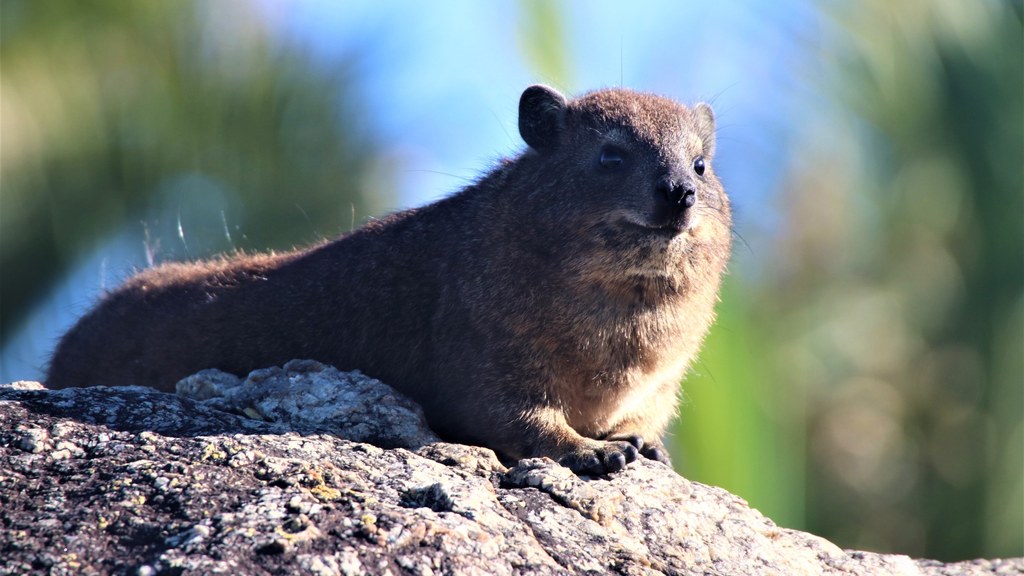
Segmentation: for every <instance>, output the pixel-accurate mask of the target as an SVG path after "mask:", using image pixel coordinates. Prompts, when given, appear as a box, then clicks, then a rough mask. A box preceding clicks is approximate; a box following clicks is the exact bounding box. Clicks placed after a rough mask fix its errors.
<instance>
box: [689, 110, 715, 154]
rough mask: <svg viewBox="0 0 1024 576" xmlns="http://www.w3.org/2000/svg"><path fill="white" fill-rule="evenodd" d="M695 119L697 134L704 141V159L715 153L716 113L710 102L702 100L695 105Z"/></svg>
mask: <svg viewBox="0 0 1024 576" xmlns="http://www.w3.org/2000/svg"><path fill="white" fill-rule="evenodd" d="M693 121H694V122H695V123H696V124H697V135H699V136H700V139H701V141H702V142H703V143H704V159H705V160H711V158H713V157H714V155H715V113H714V111H712V110H711V105H710V104H705V103H704V102H701V103H700V104H697V105H696V106H694V107H693Z"/></svg>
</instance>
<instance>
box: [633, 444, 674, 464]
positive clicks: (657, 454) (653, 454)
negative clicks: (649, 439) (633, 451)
mask: <svg viewBox="0 0 1024 576" xmlns="http://www.w3.org/2000/svg"><path fill="white" fill-rule="evenodd" d="M640 454H641V455H642V456H643V457H644V458H647V459H648V460H654V461H655V462H662V463H664V464H668V465H669V466H671V465H672V459H671V458H669V455H668V450H665V447H664V446H648V447H647V448H644V449H641V450H640Z"/></svg>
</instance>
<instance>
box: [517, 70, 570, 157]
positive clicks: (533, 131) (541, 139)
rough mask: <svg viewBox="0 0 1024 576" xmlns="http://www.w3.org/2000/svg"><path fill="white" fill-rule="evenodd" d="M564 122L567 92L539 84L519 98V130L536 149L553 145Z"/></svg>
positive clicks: (556, 141) (531, 87) (525, 91)
mask: <svg viewBox="0 0 1024 576" xmlns="http://www.w3.org/2000/svg"><path fill="white" fill-rule="evenodd" d="M564 125H565V96H562V95H561V94H560V93H559V92H558V91H556V90H555V89H553V88H548V87H547V86H541V85H540V84H537V85H534V86H530V87H529V88H527V89H526V90H524V91H523V95H522V96H521V97H520V98H519V134H520V135H521V136H522V137H523V140H525V141H526V143H527V144H529V145H530V147H531V148H533V149H534V150H537V151H538V152H539V151H543V150H546V149H549V148H552V147H554V145H555V144H557V143H558V138H559V136H560V135H561V133H562V128H563V126H564Z"/></svg>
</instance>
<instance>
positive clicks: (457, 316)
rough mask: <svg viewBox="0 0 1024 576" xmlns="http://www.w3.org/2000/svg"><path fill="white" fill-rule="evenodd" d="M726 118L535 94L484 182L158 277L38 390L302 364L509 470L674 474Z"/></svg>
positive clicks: (709, 301) (608, 96)
mask: <svg viewBox="0 0 1024 576" xmlns="http://www.w3.org/2000/svg"><path fill="white" fill-rule="evenodd" d="M714 124H715V122H714V116H713V115H712V112H711V109H710V107H708V106H707V105H705V104H699V105H697V106H695V107H692V108H688V107H685V106H682V105H680V104H677V103H675V102H673V101H671V100H667V99H664V98H660V97H656V96H652V95H648V94H641V93H636V92H631V91H628V90H602V91H597V92H593V93H590V94H587V95H584V96H582V97H581V98H578V99H575V100H571V101H566V99H565V98H564V97H563V96H562V95H561V94H559V93H557V92H555V91H554V90H552V89H550V88H547V87H543V86H533V87H530V88H528V89H527V90H526V91H525V92H524V93H523V95H522V98H521V99H520V104H519V130H520V133H521V135H522V137H523V139H524V140H525V141H526V143H527V144H528V145H529V149H527V150H526V151H525V152H524V153H522V154H521V155H520V156H519V157H517V158H515V159H513V160H509V161H505V162H504V163H503V164H501V165H500V166H499V167H497V168H495V169H494V170H493V171H491V172H490V173H489V174H487V175H486V176H484V177H483V178H482V179H481V180H480V181H479V182H477V183H476V184H474V185H472V186H469V187H468V188H466V189H464V190H462V191H461V192H459V193H457V194H455V195H453V196H451V197H449V198H447V199H445V200H441V201H439V202H437V203H434V204H431V205H428V206H426V207H424V208H420V209H415V210H409V211H406V212H401V213H398V214H394V215H392V216H390V217H388V218H385V219H383V220H381V221H377V222H373V223H371V224H369V225H367V226H365V227H363V228H361V229H359V230H357V231H355V232H353V233H351V234H349V235H347V236H343V237H341V238H339V239H337V240H334V241H332V242H327V243H324V244H321V245H318V246H314V247H311V248H308V249H305V250H300V251H295V252H290V253H285V254H277V255H256V256H236V257H233V258H225V259H219V260H213V261H209V262H200V263H192V264H168V265H165V266H160V267H157V268H154V269H151V270H147V271H145V272H143V273H141V274H139V275H137V276H135V277H134V278H132V279H130V280H129V281H128V282H127V283H125V284H124V285H123V286H122V287H120V288H119V289H117V290H115V291H114V292H112V293H110V294H108V295H107V296H106V297H105V298H104V299H103V301H102V302H101V303H100V304H99V305H98V306H97V307H96V308H95V309H94V310H92V311H91V312H90V313H89V314H87V315H86V316H85V317H84V318H83V319H82V320H81V321H80V322H79V323H78V324H77V325H76V326H75V327H74V328H73V329H72V330H71V331H70V332H69V333H68V334H67V335H66V336H65V337H64V339H63V340H62V342H61V343H60V345H59V346H58V348H57V351H56V353H55V354H54V357H53V361H52V364H51V368H50V373H49V376H48V380H47V382H48V384H49V385H50V386H51V387H56V388H60V387H67V386H83V385H91V384H104V385H127V384H146V385H150V386H155V387H157V388H160V389H163V390H168V391H170V390H172V389H173V387H174V384H175V382H177V380H179V379H180V378H182V377H184V376H187V375H189V374H191V373H194V372H196V371H198V370H201V369H204V368H220V369H223V370H227V371H231V372H235V373H237V374H245V373H247V372H248V371H250V370H253V369H256V368H261V367H265V366H269V365H275V364H281V363H284V362H286V361H287V360H290V359H292V358H312V359H316V360H320V361H322V362H325V363H329V364H333V365H335V366H337V367H338V368H340V369H343V370H351V369H360V370H362V371H364V372H366V373H367V374H370V375H372V376H374V377H377V378H380V379H381V380H383V381H384V382H387V383H389V384H391V385H393V386H395V387H396V388H397V389H399V390H401V391H402V392H405V393H406V394H408V395H410V396H411V397H413V398H414V399H416V400H417V401H418V402H419V403H420V404H422V406H423V408H424V411H425V412H426V415H427V418H428V420H429V422H430V424H431V426H432V427H433V428H434V429H435V430H436V431H437V432H438V433H440V434H441V435H442V436H443V437H446V438H448V439H450V440H453V441H462V442H467V443H475V444H480V445H484V446H488V447H490V448H493V449H495V450H496V451H498V452H499V453H500V454H502V455H503V456H504V457H505V458H507V459H517V458H522V457H529V456H550V457H552V458H554V459H556V460H559V461H560V462H562V463H563V464H565V465H567V466H569V467H570V468H572V469H574V470H576V471H577V472H585V473H601V472H606V471H615V470H618V469H620V468H622V467H623V466H624V465H625V464H626V463H627V462H629V461H631V460H633V459H635V458H636V457H637V454H638V453H639V454H642V455H644V456H646V457H648V458H654V459H658V460H667V455H666V453H665V450H664V448H662V446H661V443H660V437H661V435H662V433H663V432H664V431H665V428H666V426H667V425H668V423H669V421H670V420H671V418H672V417H673V415H674V413H675V405H676V391H677V389H678V384H679V381H680V379H681V378H682V376H683V374H684V372H685V371H686V369H687V366H688V365H689V363H690V361H691V360H692V359H693V357H694V355H695V354H696V353H697V350H698V348H699V346H700V343H701V341H702V339H703V338H704V335H705V333H706V332H707V330H708V327H709V325H710V324H711V322H712V320H713V318H714V305H715V302H716V299H717V292H718V286H719V281H720V277H721V275H722V272H723V269H724V267H725V264H726V261H727V260H728V257H729V247H730V237H731V232H730V212H729V202H728V199H727V197H726V195H725V192H724V190H723V189H722V186H721V184H720V183H719V181H718V179H717V178H716V177H715V172H714V168H713V167H712V158H713V156H714V150H715V136H714Z"/></svg>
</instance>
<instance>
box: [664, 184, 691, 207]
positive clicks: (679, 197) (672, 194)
mask: <svg viewBox="0 0 1024 576" xmlns="http://www.w3.org/2000/svg"><path fill="white" fill-rule="evenodd" d="M658 192H660V193H661V195H662V197H663V198H664V199H665V201H666V202H668V205H669V206H673V207H678V208H679V209H681V210H682V209H686V208H692V207H693V205H694V204H696V202H697V190H696V188H695V187H694V186H693V184H691V183H689V182H684V183H682V184H677V183H674V182H671V181H669V180H662V181H661V182H659V183H658Z"/></svg>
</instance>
